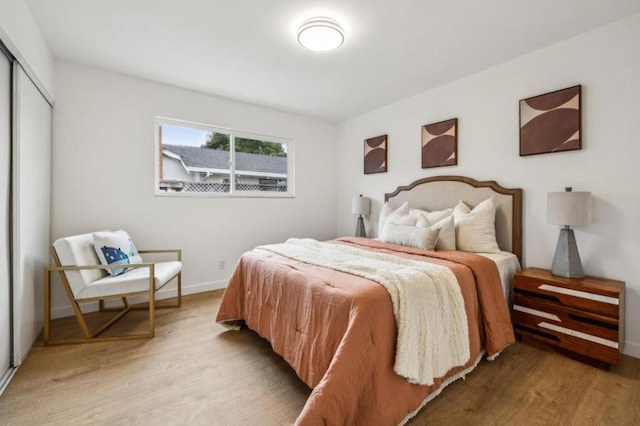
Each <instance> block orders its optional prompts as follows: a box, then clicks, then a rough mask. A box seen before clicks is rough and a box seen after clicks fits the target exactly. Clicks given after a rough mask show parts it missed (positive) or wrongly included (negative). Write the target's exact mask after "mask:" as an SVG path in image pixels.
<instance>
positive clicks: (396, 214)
mask: <svg viewBox="0 0 640 426" xmlns="http://www.w3.org/2000/svg"><path fill="white" fill-rule="evenodd" d="M410 211H411V209H410V208H409V203H408V202H407V201H405V202H404V203H403V204H402V205H401V206H400V207H398V208H397V209H396V210H393V207H391V204H389V202H388V201H387V202H386V203H384V205H383V206H382V210H380V218H379V219H378V237H380V236H381V235H382V232H383V231H384V225H385V223H386V222H387V220H389V219H390V221H391V222H393V223H396V224H402V225H415V224H416V221H417V219H416V218H415V217H413V216H409V212H410Z"/></svg>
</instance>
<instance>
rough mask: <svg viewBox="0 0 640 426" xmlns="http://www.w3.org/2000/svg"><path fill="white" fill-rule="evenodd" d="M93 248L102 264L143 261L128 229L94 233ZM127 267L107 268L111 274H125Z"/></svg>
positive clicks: (124, 263)
mask: <svg viewBox="0 0 640 426" xmlns="http://www.w3.org/2000/svg"><path fill="white" fill-rule="evenodd" d="M93 248H94V249H95V251H96V254H97V255H98V259H100V264H102V265H112V264H121V265H128V264H132V263H142V257H141V256H140V254H139V253H138V249H137V248H136V246H135V244H133V241H131V237H129V234H127V232H126V231H123V230H119V231H114V232H111V231H105V232H95V233H94V234H93ZM126 271H127V268H126V267H123V268H111V269H107V272H108V273H109V274H110V275H111V276H116V275H120V274H123V273H125V272H126Z"/></svg>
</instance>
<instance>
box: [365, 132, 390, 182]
mask: <svg viewBox="0 0 640 426" xmlns="http://www.w3.org/2000/svg"><path fill="white" fill-rule="evenodd" d="M387 139H388V138H387V135H382V136H376V137H375V138H369V139H365V140H364V174H365V175H368V174H370V173H383V172H386V171H387V142H388V140H387Z"/></svg>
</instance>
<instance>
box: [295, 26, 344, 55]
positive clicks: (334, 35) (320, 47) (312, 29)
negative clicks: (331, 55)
mask: <svg viewBox="0 0 640 426" xmlns="http://www.w3.org/2000/svg"><path fill="white" fill-rule="evenodd" d="M298 43H300V45H301V46H302V47H304V48H305V49H309V50H312V51H314V52H329V51H331V50H336V49H337V48H339V47H340V46H342V43H344V31H343V30H342V27H341V26H340V25H339V24H338V23H337V22H336V21H334V20H333V19H331V18H311V19H308V20H306V21H305V22H304V23H303V24H302V26H301V27H300V28H299V29H298Z"/></svg>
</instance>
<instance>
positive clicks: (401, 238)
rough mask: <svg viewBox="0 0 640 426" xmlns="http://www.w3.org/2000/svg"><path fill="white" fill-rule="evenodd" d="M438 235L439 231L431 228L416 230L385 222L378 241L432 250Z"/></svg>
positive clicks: (408, 226)
mask: <svg viewBox="0 0 640 426" xmlns="http://www.w3.org/2000/svg"><path fill="white" fill-rule="evenodd" d="M438 233H439V230H438V229H436V228H433V227H429V228H418V227H415V226H410V225H398V224H396V223H392V222H387V223H386V224H385V225H384V229H383V231H382V235H381V238H380V239H381V240H382V241H383V242H385V243H391V244H399V245H402V246H408V247H417V248H420V249H424V250H433V249H434V248H435V246H436V242H437V241H438Z"/></svg>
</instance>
